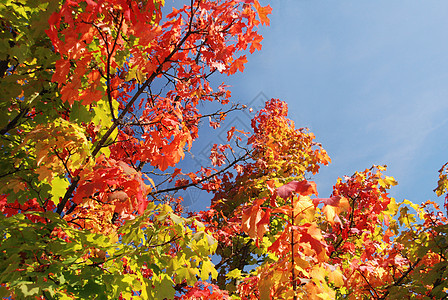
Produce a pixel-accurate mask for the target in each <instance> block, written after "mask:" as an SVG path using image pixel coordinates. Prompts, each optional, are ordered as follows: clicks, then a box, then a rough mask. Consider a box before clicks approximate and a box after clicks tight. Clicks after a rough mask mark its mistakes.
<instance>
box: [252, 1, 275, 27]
mask: <svg viewBox="0 0 448 300" xmlns="http://www.w3.org/2000/svg"><path fill="white" fill-rule="evenodd" d="M254 5H255V9H256V10H257V13H258V16H259V17H260V21H261V24H264V25H267V26H269V25H270V21H269V18H268V17H267V15H269V14H271V13H272V8H271V7H270V6H269V5H267V6H261V5H260V3H259V2H258V0H255V1H254Z"/></svg>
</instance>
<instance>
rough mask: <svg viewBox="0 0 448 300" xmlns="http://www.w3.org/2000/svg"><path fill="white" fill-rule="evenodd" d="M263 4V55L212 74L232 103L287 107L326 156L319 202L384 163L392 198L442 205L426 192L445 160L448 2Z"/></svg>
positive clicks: (292, 0) (276, 0)
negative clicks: (230, 72)
mask: <svg viewBox="0 0 448 300" xmlns="http://www.w3.org/2000/svg"><path fill="white" fill-rule="evenodd" d="M260 2H261V3H262V5H267V4H269V5H270V6H271V7H272V8H273V14H272V15H270V19H271V26H270V27H264V28H262V30H261V32H262V34H263V36H264V40H263V42H262V44H263V48H262V50H261V51H260V52H256V53H254V54H253V55H249V56H248V60H249V62H248V63H247V65H246V70H245V71H244V73H241V74H239V75H236V76H231V77H226V76H223V77H218V78H215V80H216V81H217V82H222V81H225V82H226V83H228V84H229V85H231V86H232V88H231V90H232V95H233V100H234V101H240V102H242V103H249V102H250V101H251V100H252V99H254V98H256V97H257V95H259V93H260V92H262V93H264V95H266V96H267V97H268V98H280V99H281V100H284V101H286V102H287V103H288V105H289V109H290V117H291V119H292V120H294V122H295V123H296V127H308V128H310V130H311V131H312V132H314V133H315V135H316V137H317V140H318V141H319V142H321V143H322V144H323V146H324V148H325V149H326V150H327V151H328V153H329V155H330V157H331V158H332V160H333V162H332V164H331V165H330V166H328V167H323V168H322V170H321V172H320V173H319V174H318V175H317V176H315V178H314V180H315V181H316V182H317V183H318V190H319V192H320V195H321V196H328V195H329V194H330V193H331V190H332V185H333V184H334V183H335V182H336V179H337V177H339V176H344V175H351V174H353V173H354V172H355V171H356V170H360V171H362V170H364V169H365V168H369V167H370V166H371V165H372V164H386V165H388V172H387V175H389V176H393V177H394V178H395V179H397V180H398V182H399V185H398V186H397V187H395V188H393V190H392V192H391V194H392V196H394V197H395V198H397V200H402V199H404V198H406V199H409V200H411V201H414V202H417V203H421V202H423V201H426V200H428V199H432V200H437V201H438V202H439V203H442V202H443V200H442V199H441V198H440V199H436V198H437V197H436V196H435V194H434V193H433V192H432V190H433V189H434V188H435V187H436V184H437V175H438V173H437V170H438V169H439V168H440V167H441V166H442V165H443V164H444V163H445V162H447V161H448V151H447V150H448V139H447V138H446V136H447V134H446V132H447V130H448V122H447V121H448V39H447V38H448V18H447V16H448V1H431V0H429V1H425V2H422V1H414V0H407V1H381V0H375V1H367V0H365V1H361V0H351V1H345V0H337V1H336V0H326V1H319V0H281V1H280V0H273V1H260ZM166 5H167V6H169V5H171V1H170V0H167V1H166Z"/></svg>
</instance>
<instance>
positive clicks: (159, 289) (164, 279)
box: [148, 274, 176, 299]
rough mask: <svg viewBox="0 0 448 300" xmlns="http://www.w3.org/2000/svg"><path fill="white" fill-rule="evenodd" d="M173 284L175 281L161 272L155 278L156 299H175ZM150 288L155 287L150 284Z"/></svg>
mask: <svg viewBox="0 0 448 300" xmlns="http://www.w3.org/2000/svg"><path fill="white" fill-rule="evenodd" d="M173 286H174V282H173V280H172V279H171V278H170V277H169V276H168V275H167V274H161V275H160V277H159V278H155V279H154V291H155V299H173V298H174V294H175V292H176V290H175V289H174V287H173ZM148 288H150V289H151V290H152V289H153V288H152V287H151V286H148ZM148 294H149V291H148Z"/></svg>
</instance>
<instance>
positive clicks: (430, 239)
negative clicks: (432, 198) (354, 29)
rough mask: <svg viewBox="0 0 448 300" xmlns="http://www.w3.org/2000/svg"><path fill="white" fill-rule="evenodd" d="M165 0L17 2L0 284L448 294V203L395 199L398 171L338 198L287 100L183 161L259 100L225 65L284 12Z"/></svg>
mask: <svg viewBox="0 0 448 300" xmlns="http://www.w3.org/2000/svg"><path fill="white" fill-rule="evenodd" d="M163 5H164V1H163V0H142V1H133V0H66V1H62V0H41V1H32V0H17V1H3V3H2V4H0V26H1V29H2V32H1V35H2V39H1V43H2V45H1V47H0V78H1V80H0V91H1V94H2V101H1V102H0V107H1V109H0V149H1V151H2V155H1V156H0V180H1V184H0V210H1V214H0V234H1V240H0V260H1V264H0V296H1V297H5V298H8V299H28V298H29V299H395V298H405V299H408V298H416V299H442V298H447V297H448V293H447V292H448V290H447V289H448V281H447V277H448V270H447V265H448V262H447V260H446V255H447V249H448V240H447V232H448V228H447V226H448V224H447V218H446V214H445V212H444V211H442V210H441V209H440V208H439V207H438V206H437V205H436V204H435V203H433V202H429V201H428V202H425V203H423V204H421V205H416V204H414V203H412V202H410V201H408V200H402V201H401V202H400V201H399V202H397V201H396V200H395V199H393V198H391V197H389V194H388V191H389V189H390V188H392V187H393V186H394V185H396V184H397V182H396V181H395V179H394V178H393V177H390V176H386V175H385V174H384V173H385V171H386V167H385V166H372V167H371V168H369V169H366V170H364V171H361V172H355V173H354V174H352V175H351V176H344V177H341V178H340V179H338V181H337V182H336V183H335V185H334V187H333V192H332V194H331V195H329V197H328V198H321V197H320V196H319V195H318V193H317V187H316V183H315V182H314V181H312V177H313V176H315V175H316V174H318V172H319V169H320V168H321V167H322V166H325V165H328V164H329V163H330V157H329V156H328V154H327V152H326V151H325V150H324V149H323V147H322V145H321V144H320V143H318V142H317V141H316V137H315V136H314V135H313V133H311V132H309V131H308V130H307V129H306V128H296V127H295V124H294V122H293V121H292V120H290V119H289V118H288V107H287V105H286V103H285V102H282V101H280V100H278V99H271V100H269V101H267V102H266V104H265V107H264V108H263V109H261V110H260V111H258V112H256V114H255V115H254V117H253V118H252V120H251V127H252V129H251V132H245V131H243V130H242V129H241V128H235V127H232V128H231V129H230V130H229V131H228V132H227V144H219V142H218V141H216V144H215V145H214V146H212V147H211V149H210V163H209V164H204V165H203V166H200V168H198V169H187V168H181V167H180V162H181V161H187V160H189V159H192V154H191V153H190V151H191V147H192V145H193V143H195V142H196V141H197V140H198V139H199V140H200V136H199V135H200V131H199V129H200V126H202V125H210V126H211V127H212V128H215V129H216V128H219V126H220V124H221V123H222V122H224V121H225V119H226V116H227V115H229V114H234V113H238V112H239V111H240V110H242V109H244V108H245V107H244V106H241V105H239V104H234V103H231V92H230V90H228V86H226V85H225V84H224V83H222V84H216V83H215V82H214V81H211V78H212V77H211V75H212V74H214V73H220V74H224V75H233V74H234V73H236V72H242V71H244V68H245V63H246V62H247V56H248V55H249V54H250V53H253V52H254V51H255V50H261V48H262V45H261V42H262V39H263V37H262V36H261V35H260V34H259V33H258V31H257V30H258V29H259V27H260V26H264V25H269V18H268V15H269V14H271V8H270V6H269V5H268V4H261V3H260V2H259V1H258V0H245V1H241V0H221V1H211V0H191V1H189V3H188V4H187V5H184V6H181V7H178V8H173V9H172V10H171V9H169V10H170V12H169V13H168V14H164V12H165V11H167V8H163ZM221 76H222V75H221ZM208 104H213V106H212V107H214V108H215V111H214V112H212V113H205V112H204V108H205V107H206V106H207V105H208ZM217 107H218V108H217ZM183 165H184V166H185V165H186V164H183ZM446 170H447V166H444V167H442V169H441V170H440V171H439V172H440V175H439V177H440V178H439V179H440V180H439V183H438V187H437V189H436V193H437V194H438V195H446V194H447V192H448V179H447V175H446ZM197 188H199V189H202V190H205V191H207V192H209V194H210V195H211V198H212V199H211V204H210V207H208V209H207V210H205V211H200V212H187V211H185V210H184V208H183V205H182V191H184V190H186V189H197ZM206 200H207V199H204V201H206ZM446 208H447V206H445V210H446Z"/></svg>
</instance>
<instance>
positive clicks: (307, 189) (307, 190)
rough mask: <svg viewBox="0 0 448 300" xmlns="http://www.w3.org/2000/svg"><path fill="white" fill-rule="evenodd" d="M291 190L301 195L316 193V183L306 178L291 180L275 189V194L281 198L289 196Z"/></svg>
mask: <svg viewBox="0 0 448 300" xmlns="http://www.w3.org/2000/svg"><path fill="white" fill-rule="evenodd" d="M293 192H296V193H299V194H300V195H302V196H308V195H311V194H314V195H317V190H316V183H314V182H313V181H309V182H308V181H306V180H302V181H291V182H290V183H287V184H285V185H283V186H281V187H279V188H278V189H277V194H278V195H279V196H280V197H282V198H283V199H286V198H288V197H290V196H291V195H292V193H293Z"/></svg>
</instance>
